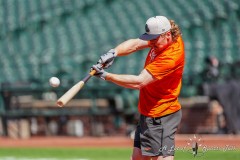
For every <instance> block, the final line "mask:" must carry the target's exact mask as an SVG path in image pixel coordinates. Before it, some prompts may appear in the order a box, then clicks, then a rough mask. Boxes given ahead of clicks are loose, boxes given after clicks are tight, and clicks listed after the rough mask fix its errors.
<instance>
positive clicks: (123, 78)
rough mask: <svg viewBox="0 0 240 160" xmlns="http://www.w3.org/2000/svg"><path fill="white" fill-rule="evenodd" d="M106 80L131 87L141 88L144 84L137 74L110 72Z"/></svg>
mask: <svg viewBox="0 0 240 160" xmlns="http://www.w3.org/2000/svg"><path fill="white" fill-rule="evenodd" d="M106 80H107V81H110V82H113V83H115V84H117V85H119V86H122V87H125V88H131V89H140V88H141V87H142V86H143V85H142V83H141V81H140V80H139V77H138V76H135V75H119V74H113V73H108V74H107V76H106Z"/></svg>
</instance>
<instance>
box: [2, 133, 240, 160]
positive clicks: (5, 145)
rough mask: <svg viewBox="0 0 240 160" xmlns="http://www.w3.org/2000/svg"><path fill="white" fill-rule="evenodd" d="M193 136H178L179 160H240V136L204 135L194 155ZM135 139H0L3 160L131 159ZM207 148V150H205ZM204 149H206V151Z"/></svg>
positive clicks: (177, 158) (176, 156) (177, 154)
mask: <svg viewBox="0 0 240 160" xmlns="http://www.w3.org/2000/svg"><path fill="white" fill-rule="evenodd" d="M191 136H192V135H178V136H177V137H176V139H177V141H176V149H175V150H176V155H175V160H192V159H201V160H202V159H203V160H228V159H231V160H239V159H240V143H239V142H240V136H231V135H225V136H215V135H212V136H209V135H204V136H203V137H202V138H203V139H204V140H203V141H202V142H199V150H198V153H197V154H196V155H195V156H194V155H193V153H192V149H191V147H190V148H189V147H188V146H187V142H188V138H189V137H191ZM131 146H132V140H131V139H130V138H127V137H84V138H76V137H47V138H46V137H35V138H30V139H25V140H24V139H9V138H1V137H0V159H1V160H125V159H127V160H129V159H130V155H131V152H132V148H131ZM203 146H204V147H203ZM202 147H203V148H202Z"/></svg>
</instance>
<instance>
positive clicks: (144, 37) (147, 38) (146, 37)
mask: <svg viewBox="0 0 240 160" xmlns="http://www.w3.org/2000/svg"><path fill="white" fill-rule="evenodd" d="M159 35H160V34H147V33H144V34H142V35H141V36H140V37H139V39H142V40H145V41H150V40H153V39H156V38H157V37H158V36H159Z"/></svg>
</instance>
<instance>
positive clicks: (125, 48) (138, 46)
mask: <svg viewBox="0 0 240 160" xmlns="http://www.w3.org/2000/svg"><path fill="white" fill-rule="evenodd" d="M148 47H149V45H148V41H143V40H141V39H129V40H127V41H125V42H123V43H121V44H119V45H118V46H117V47H116V48H115V52H116V56H125V55H129V54H131V53H133V52H136V51H138V50H142V49H144V48H148Z"/></svg>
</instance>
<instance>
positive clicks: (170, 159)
mask: <svg viewBox="0 0 240 160" xmlns="http://www.w3.org/2000/svg"><path fill="white" fill-rule="evenodd" d="M152 160H174V156H167V157H165V158H163V157H162V156H158V157H153V158H152Z"/></svg>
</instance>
